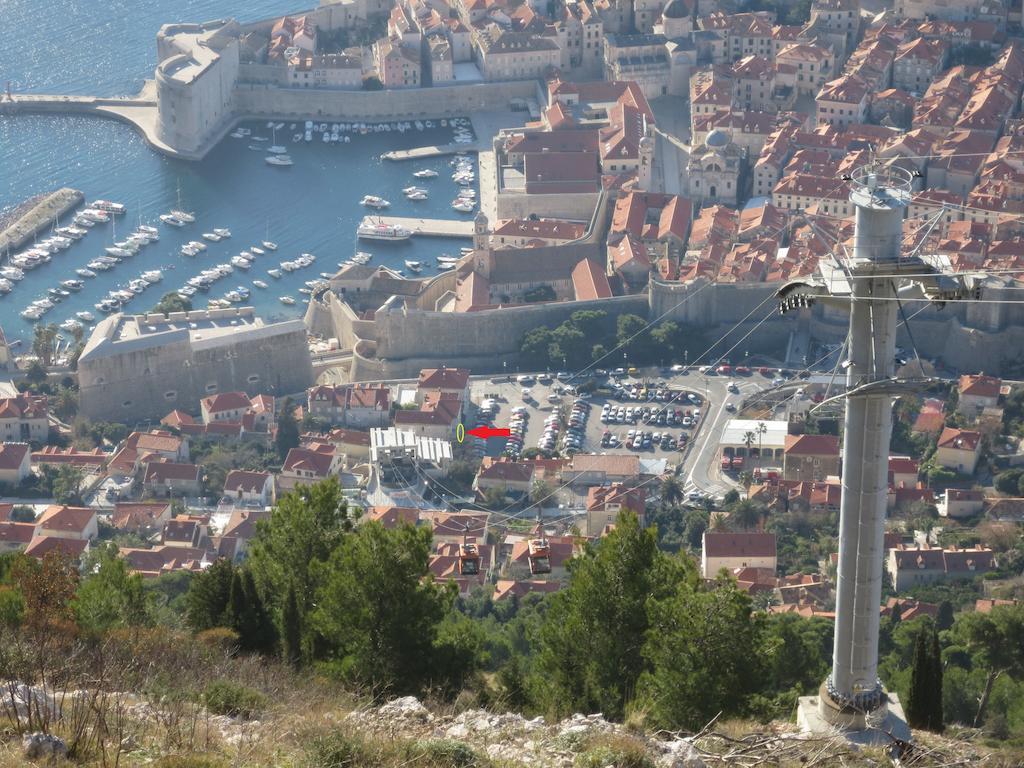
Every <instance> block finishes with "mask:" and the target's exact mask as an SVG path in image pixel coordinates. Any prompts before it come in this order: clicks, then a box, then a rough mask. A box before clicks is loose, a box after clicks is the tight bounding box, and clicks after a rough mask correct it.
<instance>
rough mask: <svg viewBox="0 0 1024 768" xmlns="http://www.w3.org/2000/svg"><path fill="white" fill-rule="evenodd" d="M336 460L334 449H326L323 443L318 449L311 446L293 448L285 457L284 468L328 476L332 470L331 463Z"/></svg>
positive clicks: (288, 470)
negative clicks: (310, 447)
mask: <svg viewBox="0 0 1024 768" xmlns="http://www.w3.org/2000/svg"><path fill="white" fill-rule="evenodd" d="M333 461H334V450H333V448H331V450H330V451H327V450H325V449H324V446H323V445H322V444H321V445H320V446H319V447H318V449H317V450H311V449H309V448H292V449H291V450H289V451H288V455H287V456H286V457H285V460H284V466H283V468H282V469H283V470H284V471H285V472H295V471H297V470H303V471H304V472H312V473H313V474H314V476H316V477H327V475H328V474H330V471H331V463H332V462H333Z"/></svg>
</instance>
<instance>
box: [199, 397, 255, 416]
mask: <svg viewBox="0 0 1024 768" xmlns="http://www.w3.org/2000/svg"><path fill="white" fill-rule="evenodd" d="M249 406H250V402H249V396H248V395H247V394H245V392H221V393H219V394H216V395H210V396H209V397H204V398H203V400H202V407H203V410H205V411H208V412H209V413H220V412H221V411H234V410H246V409H248V408H249Z"/></svg>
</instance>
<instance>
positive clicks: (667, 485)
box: [660, 475, 683, 504]
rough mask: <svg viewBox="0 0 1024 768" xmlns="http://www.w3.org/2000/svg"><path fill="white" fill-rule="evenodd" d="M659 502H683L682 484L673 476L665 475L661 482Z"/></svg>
mask: <svg viewBox="0 0 1024 768" xmlns="http://www.w3.org/2000/svg"><path fill="white" fill-rule="evenodd" d="M660 490H661V501H662V502H663V503H664V504H678V503H679V502H680V501H682V500H683V484H682V483H681V482H679V478H678V477H676V476H675V475H667V476H666V477H665V478H664V479H663V480H662V481H661V488H660Z"/></svg>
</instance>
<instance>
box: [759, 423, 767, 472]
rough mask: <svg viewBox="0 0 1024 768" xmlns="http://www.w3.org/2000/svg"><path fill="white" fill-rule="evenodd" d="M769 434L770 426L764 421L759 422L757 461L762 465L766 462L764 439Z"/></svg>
mask: <svg viewBox="0 0 1024 768" xmlns="http://www.w3.org/2000/svg"><path fill="white" fill-rule="evenodd" d="M767 434H768V425H767V424H765V423H764V422H763V421H759V422H757V461H758V464H760V463H761V462H762V461H763V460H764V451H763V450H762V445H763V438H764V436H765V435H767Z"/></svg>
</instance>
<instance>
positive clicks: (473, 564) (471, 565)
mask: <svg viewBox="0 0 1024 768" xmlns="http://www.w3.org/2000/svg"><path fill="white" fill-rule="evenodd" d="M478 573H480V552H479V551H478V550H477V548H476V544H463V545H462V549H461V550H460V551H459V574H460V575H461V576H476V575H477V574H478Z"/></svg>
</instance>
